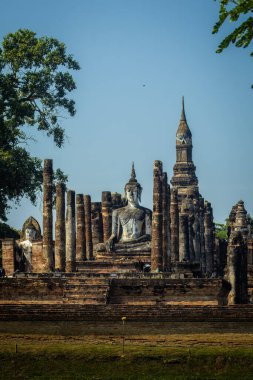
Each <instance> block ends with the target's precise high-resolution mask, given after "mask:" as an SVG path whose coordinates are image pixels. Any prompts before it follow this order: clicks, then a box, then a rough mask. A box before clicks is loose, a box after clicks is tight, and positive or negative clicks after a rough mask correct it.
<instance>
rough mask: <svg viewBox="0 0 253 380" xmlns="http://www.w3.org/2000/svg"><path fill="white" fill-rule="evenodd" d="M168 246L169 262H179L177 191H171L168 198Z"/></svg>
mask: <svg viewBox="0 0 253 380" xmlns="http://www.w3.org/2000/svg"><path fill="white" fill-rule="evenodd" d="M170 244H171V262H173V263H175V262H178V261H179V210H178V193H177V189H175V188H174V189H172V191H171V197H170Z"/></svg>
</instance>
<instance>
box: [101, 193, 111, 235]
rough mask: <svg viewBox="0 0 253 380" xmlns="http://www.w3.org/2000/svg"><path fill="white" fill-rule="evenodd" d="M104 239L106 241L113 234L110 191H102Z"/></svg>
mask: <svg viewBox="0 0 253 380" xmlns="http://www.w3.org/2000/svg"><path fill="white" fill-rule="evenodd" d="M102 219H103V239H104V242H106V241H107V240H108V239H109V237H110V236H111V234H112V196H111V192H110V191H103V192H102Z"/></svg>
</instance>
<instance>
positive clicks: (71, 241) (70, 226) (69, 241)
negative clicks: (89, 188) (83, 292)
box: [66, 190, 76, 272]
mask: <svg viewBox="0 0 253 380" xmlns="http://www.w3.org/2000/svg"><path fill="white" fill-rule="evenodd" d="M75 269H76V216H75V192H74V191H72V190H69V191H68V192H67V214H66V272H74V271H75Z"/></svg>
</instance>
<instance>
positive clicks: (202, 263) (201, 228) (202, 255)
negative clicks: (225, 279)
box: [199, 197, 206, 273]
mask: <svg viewBox="0 0 253 380" xmlns="http://www.w3.org/2000/svg"><path fill="white" fill-rule="evenodd" d="M204 207H205V206H204V198H202V197H200V198H199V233H200V267H201V271H202V273H206V253H205V231H204Z"/></svg>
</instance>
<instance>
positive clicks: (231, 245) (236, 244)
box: [226, 231, 248, 305]
mask: <svg viewBox="0 0 253 380" xmlns="http://www.w3.org/2000/svg"><path fill="white" fill-rule="evenodd" d="M227 260H228V261H227V270H226V277H227V280H228V281H229V282H230V285H231V291H230V293H229V295H228V304H229V305H234V304H245V303H248V279H247V272H248V271H247V244H246V242H245V239H244V238H243V235H242V233H241V231H233V232H232V233H231V235H230V237H229V242H228V257H227Z"/></svg>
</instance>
